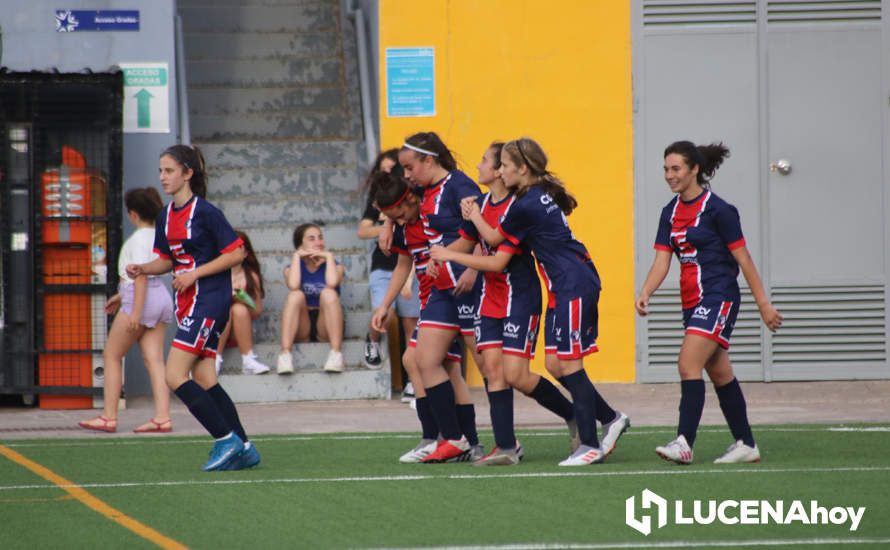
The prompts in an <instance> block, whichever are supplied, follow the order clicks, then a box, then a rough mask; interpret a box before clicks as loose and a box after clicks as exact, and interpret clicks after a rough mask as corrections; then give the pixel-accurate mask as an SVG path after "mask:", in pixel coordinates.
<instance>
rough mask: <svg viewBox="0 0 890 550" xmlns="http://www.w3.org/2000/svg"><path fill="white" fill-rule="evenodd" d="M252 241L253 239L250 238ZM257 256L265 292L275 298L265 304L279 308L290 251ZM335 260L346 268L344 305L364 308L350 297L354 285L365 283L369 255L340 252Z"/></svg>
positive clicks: (342, 289)
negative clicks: (275, 304) (276, 286)
mask: <svg viewBox="0 0 890 550" xmlns="http://www.w3.org/2000/svg"><path fill="white" fill-rule="evenodd" d="M251 241H253V239H251ZM257 258H258V259H259V261H260V267H261V269H262V270H263V284H264V285H265V288H266V294H267V295H269V294H270V293H271V294H272V295H273V296H275V298H276V299H275V300H270V302H271V303H270V304H267V305H268V307H270V308H271V307H273V306H272V304H273V303H278V304H279V306H278V307H279V308H280V303H281V302H280V301H279V300H283V299H284V296H285V295H286V291H285V290H284V268H285V267H289V266H290V261H291V252H287V251H283V252H279V253H264V254H257ZM337 261H339V262H340V263H341V264H342V265H343V267H344V268H345V270H346V273H345V276H344V281H343V284H342V285H341V300H342V301H343V305H344V307H346V308H347V309H349V308H359V307H362V308H364V307H365V306H363V305H362V303H359V302H354V301H353V300H352V299H351V297H350V296H351V293H352V292H353V290H352V289H353V288H355V286H356V285H359V284H363V285H367V280H368V266H369V265H370V264H371V255H370V254H365V253H360V254H341V255H339V256H337ZM275 285H281V287H282V288H281V289H280V290H278V289H276V288H275ZM359 295H367V288H365V290H363V291H360V293H359Z"/></svg>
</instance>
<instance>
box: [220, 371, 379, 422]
mask: <svg viewBox="0 0 890 550" xmlns="http://www.w3.org/2000/svg"><path fill="white" fill-rule="evenodd" d="M219 382H220V384H222V386H223V387H224V388H225V389H226V392H227V393H228V394H229V396H230V397H231V398H232V401H234V402H235V403H268V402H274V401H333V400H344V399H389V398H390V397H392V394H391V385H392V380H391V375H390V373H389V368H383V369H380V370H368V369H355V370H347V371H346V372H341V373H327V372H324V371H321V370H319V371H310V372H295V373H294V374H290V375H286V376H279V375H277V374H275V373H274V372H273V373H269V374H263V375H246V374H224V375H222V376H220V377H219ZM298 421H299V419H295V422H298Z"/></svg>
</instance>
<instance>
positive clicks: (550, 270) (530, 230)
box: [498, 185, 601, 301]
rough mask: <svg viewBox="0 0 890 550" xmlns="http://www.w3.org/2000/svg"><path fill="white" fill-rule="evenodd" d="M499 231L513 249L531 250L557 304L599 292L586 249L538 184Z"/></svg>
mask: <svg viewBox="0 0 890 550" xmlns="http://www.w3.org/2000/svg"><path fill="white" fill-rule="evenodd" d="M498 231H500V232H501V234H502V235H503V236H504V238H506V239H507V240H508V241H510V242H511V243H512V244H513V245H514V246H519V244H520V243H525V244H526V245H527V246H528V247H529V248H531V250H532V251H533V252H534V253H535V257H536V258H537V259H538V262H540V264H541V270H542V274H543V276H544V279H545V281H547V283H548V285H549V286H548V289H549V290H550V291H551V292H553V293H554V294H555V295H556V299H557V301H559V300H568V299H571V298H575V297H577V296H587V295H589V294H590V292H591V291H592V290H600V288H601V285H600V277H599V274H598V273H597V271H596V267H595V266H594V265H593V261H592V260H591V259H590V254H589V253H588V252H587V248H586V247H585V246H584V245H583V244H582V243H581V242H580V241H578V239H576V238H575V236H574V235H573V234H572V230H571V229H569V222H568V220H566V217H565V215H564V214H563V212H562V210H561V209H560V208H559V205H557V204H556V203H555V202H553V199H552V198H551V197H550V195H548V194H547V193H546V192H544V190H543V188H542V187H541V186H540V185H533V186H531V187H529V188H528V191H527V192H526V193H525V194H524V195H523V196H522V197H520V198H518V199H517V200H516V201H515V202H514V203H513V205H512V206H511V207H510V210H509V211H508V212H507V214H506V217H504V219H503V220H502V221H501V224H500V227H499V228H498Z"/></svg>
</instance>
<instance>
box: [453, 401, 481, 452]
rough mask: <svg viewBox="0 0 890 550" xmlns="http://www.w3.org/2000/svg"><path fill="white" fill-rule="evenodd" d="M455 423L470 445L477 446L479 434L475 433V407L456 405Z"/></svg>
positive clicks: (471, 405)
mask: <svg viewBox="0 0 890 550" xmlns="http://www.w3.org/2000/svg"><path fill="white" fill-rule="evenodd" d="M456 408H457V423H458V425H459V426H460V432H461V433H462V434H464V435H465V436H466V438H467V442H468V443H469V444H470V445H478V444H479V434H478V433H476V407H475V406H473V404H472V403H470V404H469V405H457V407H456Z"/></svg>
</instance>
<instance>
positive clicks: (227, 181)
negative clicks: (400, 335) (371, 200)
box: [208, 161, 364, 226]
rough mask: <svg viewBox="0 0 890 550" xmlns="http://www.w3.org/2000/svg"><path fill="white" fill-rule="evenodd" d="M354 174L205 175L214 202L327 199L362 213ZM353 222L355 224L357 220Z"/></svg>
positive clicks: (272, 171) (352, 170)
mask: <svg viewBox="0 0 890 550" xmlns="http://www.w3.org/2000/svg"><path fill="white" fill-rule="evenodd" d="M208 165H209V161H208ZM356 172H357V171H356V167H355V166H354V165H353V166H344V167H330V168H329V167H319V168H302V169H301V168H297V169H285V168H275V167H272V168H269V169H265V168H263V169H257V168H243V169H231V170H215V169H214V170H210V171H209V173H208V175H209V177H210V180H209V181H210V189H209V191H208V194H209V195H210V196H211V197H213V198H212V199H211V200H214V201H219V200H223V199H239V198H245V197H251V196H254V197H255V196H267V197H284V196H288V197H326V198H328V200H331V201H344V200H346V201H350V202H353V201H354V203H355V204H354V206H355V207H356V208H357V209H358V208H362V209H363V208H364V202H363V200H362V198H363V197H362V194H361V192H360V190H359V182H358V179H359V178H358V174H357V173H356ZM357 215H359V216H360V215H361V212H358V211H357ZM355 221H356V222H358V218H356V219H355ZM293 225H294V226H296V225H297V224H296V223H294V224H293Z"/></svg>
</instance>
